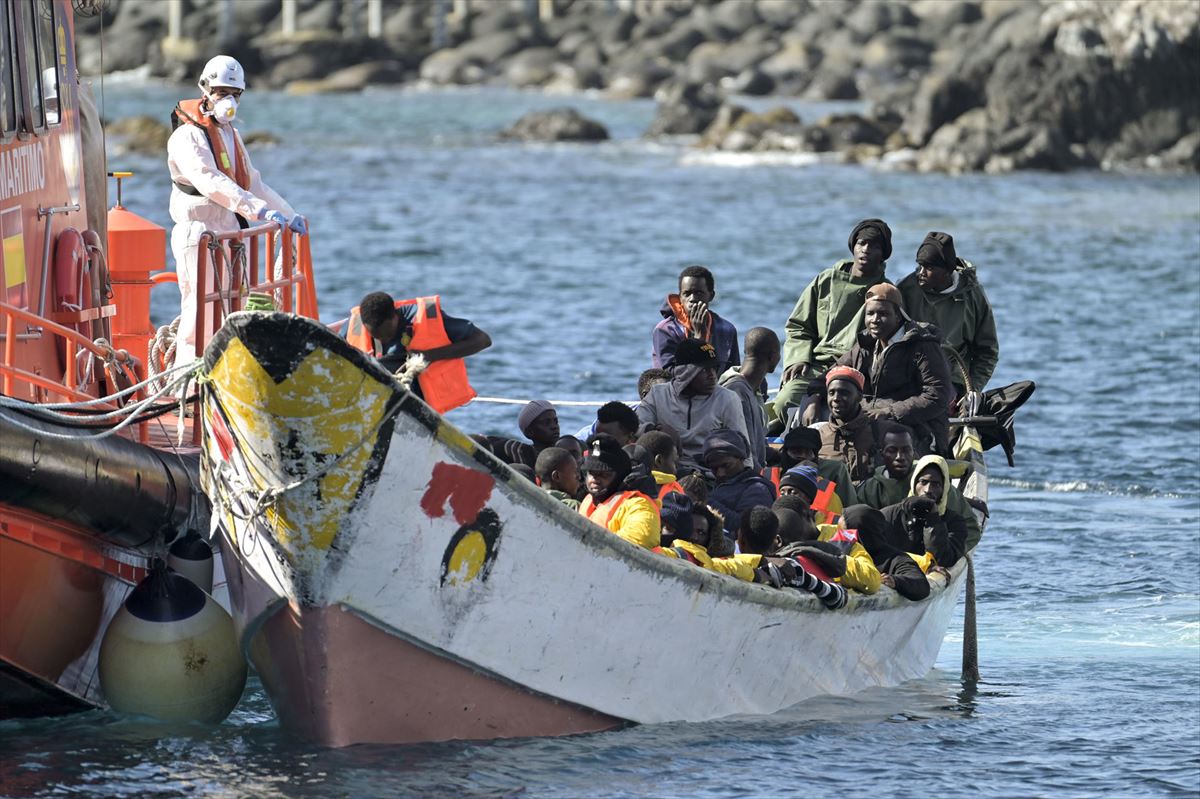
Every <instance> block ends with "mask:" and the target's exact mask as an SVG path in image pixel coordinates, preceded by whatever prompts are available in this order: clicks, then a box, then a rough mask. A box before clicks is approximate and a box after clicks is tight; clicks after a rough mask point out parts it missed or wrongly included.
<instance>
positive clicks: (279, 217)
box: [258, 211, 288, 227]
mask: <svg viewBox="0 0 1200 799" xmlns="http://www.w3.org/2000/svg"><path fill="white" fill-rule="evenodd" d="M258 218H259V219H265V220H267V221H268V222H274V223H275V224H277V225H279V226H280V227H284V226H286V225H287V223H288V220H287V217H286V216H284V215H283V214H281V213H279V212H278V211H263V212H262V214H260V215H259V217H258Z"/></svg>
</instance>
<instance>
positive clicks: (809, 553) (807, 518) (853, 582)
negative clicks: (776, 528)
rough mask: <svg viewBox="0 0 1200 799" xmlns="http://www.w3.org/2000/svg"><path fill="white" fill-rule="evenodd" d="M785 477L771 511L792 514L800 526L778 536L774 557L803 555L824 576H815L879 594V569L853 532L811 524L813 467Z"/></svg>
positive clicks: (864, 591) (849, 529) (826, 525)
mask: <svg viewBox="0 0 1200 799" xmlns="http://www.w3.org/2000/svg"><path fill="white" fill-rule="evenodd" d="M787 478H788V485H787V488H788V489H789V493H787V494H784V495H783V496H781V497H780V498H779V499H778V500H777V501H776V503H775V505H774V509H775V510H789V511H792V512H794V513H795V514H796V516H797V517H798V518H799V527H798V528H796V529H791V527H789V530H787V531H786V535H784V536H781V542H782V544H783V546H782V547H781V548H780V550H779V551H778V552H777V553H776V554H778V555H779V556H781V557H798V556H803V557H804V558H807V559H808V560H810V561H811V562H812V563H815V564H816V565H818V566H819V567H820V568H821V570H823V572H824V573H820V572H818V573H817V576H818V577H820V578H822V579H825V578H826V576H827V577H828V578H830V579H834V580H836V581H837V582H838V583H840V584H841V585H843V586H845V587H846V588H853V589H854V590H856V591H859V592H860V593H864V594H873V593H875V592H876V591H878V590H879V580H880V576H879V570H878V569H877V568H876V567H875V561H874V560H873V559H872V558H871V555H870V553H869V552H868V551H867V550H866V549H865V548H864V547H863V546H862V545H861V544H860V543H859V542H858V538H857V536H856V535H855V532H854V529H853V528H848V527H843V526H841V525H836V524H814V523H813V512H812V510H811V509H810V508H808V506H807V502H808V501H809V500H808V497H810V496H815V488H816V483H815V482H814V481H815V479H816V471H815V470H814V469H813V468H812V466H809V465H807V464H804V465H801V466H797V467H793V469H792V470H791V471H790V472H788V475H787ZM793 490H794V493H791V492H792V491H793ZM789 521H790V520H789ZM806 565H807V564H806ZM810 571H811V569H810Z"/></svg>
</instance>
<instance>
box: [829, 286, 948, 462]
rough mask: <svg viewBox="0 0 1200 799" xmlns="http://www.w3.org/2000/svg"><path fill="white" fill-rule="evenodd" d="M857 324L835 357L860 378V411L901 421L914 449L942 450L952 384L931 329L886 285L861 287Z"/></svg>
mask: <svg viewBox="0 0 1200 799" xmlns="http://www.w3.org/2000/svg"><path fill="white" fill-rule="evenodd" d="M863 327H864V329H863V330H862V331H861V332H860V333H859V334H858V341H857V342H856V343H855V344H854V346H853V347H852V348H851V349H850V351H849V352H847V353H846V354H845V355H843V356H842V357H841V358H839V359H838V364H839V365H841V366H852V367H854V368H855V369H857V370H858V371H859V372H862V374H863V376H864V377H865V378H866V384H865V388H864V390H863V412H864V413H866V414H867V415H868V416H870V417H871V418H872V419H886V420H888V421H892V422H900V423H901V424H904V425H907V426H908V427H909V428H910V429H911V430H912V431H913V437H914V439H915V441H914V444H915V445H916V449H917V452H918V453H921V454H925V453H929V452H937V453H943V452H947V451H948V450H949V444H950V429H949V421H950V400H951V399H952V397H953V387H952V386H951V383H950V365H949V364H948V363H947V362H946V356H945V354H943V352H942V345H941V336H940V335H939V333H938V330H937V328H936V327H934V326H933V325H929V324H925V323H923V322H914V321H913V320H912V319H909V318H908V315H907V314H905V312H904V303H903V301H902V300H901V298H900V292H899V290H897V288H896V287H895V286H893V285H891V284H890V283H881V284H879V285H876V286H873V287H871V288H870V289H868V290H867V301H866V305H865V306H864V314H863Z"/></svg>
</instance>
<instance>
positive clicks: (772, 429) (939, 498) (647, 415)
mask: <svg viewBox="0 0 1200 799" xmlns="http://www.w3.org/2000/svg"><path fill="white" fill-rule="evenodd" d="M891 240H892V234H891V230H890V229H889V228H888V226H887V224H885V223H884V222H883V221H882V220H879V219H866V220H863V221H862V222H860V223H858V224H857V225H856V226H855V227H854V229H853V230H852V232H851V233H850V237H849V241H848V247H849V249H850V252H851V255H852V256H853V257H852V258H850V259H845V260H840V261H838V262H837V263H835V264H834V265H833V266H831V267H829V268H828V269H826V270H824V271H822V272H821V273H819V274H818V275H817V276H816V277H815V278H813V280H812V281H811V282H810V283H809V284H808V286H807V287H806V288H805V289H804V291H803V293H802V294H801V295H800V298H799V300H798V301H797V302H796V305H795V308H794V310H793V311H792V314H791V316H790V317H789V318H788V320H787V324H786V331H787V336H786V341H784V342H783V343H782V344H781V342H780V341H779V338H778V336H777V335H776V334H775V332H774V331H773V330H771V329H769V328H766V327H754V328H751V329H750V330H749V331H748V332H747V333H746V335H745V338H744V342H739V336H738V332H737V330H736V329H735V328H734V326H733V325H732V324H731V323H730V322H729V321H728V320H727V319H724V318H722V317H721V316H720V315H719V314H717V313H716V312H715V311H713V310H712V309H711V308H710V305H711V303H712V302H713V300H714V298H715V297H716V294H717V290H716V279H715V278H714V276H713V274H712V272H711V271H710V270H709V269H707V268H705V267H703V266H689V267H687V268H685V269H684V270H683V271H682V272H681V273H680V275H679V282H678V290H677V293H672V294H670V295H668V297H667V299H666V301H665V302H664V303H663V305H662V308H661V309H660V310H661V315H662V321H660V322H658V324H657V325H655V327H654V329H653V331H652V333H651V340H652V346H653V368H650V369H647V370H646V371H645V372H643V373H642V374H641V376H640V378H639V380H638V385H637V391H638V396H639V401H638V403H637V404H636V406H635V407H631V406H630V405H628V404H625V403H623V402H619V401H613V402H609V403H607V404H605V405H603V406H602V407H600V408H599V410H598V411H597V413H596V418H595V421H594V422H593V423H592V424H591V425H589V426H588V427H586V428H584V429H583V430H581V431H579V432H578V433H577V434H576V435H573V436H570V435H569V436H561V435H560V430H559V423H558V415H557V411H556V409H555V408H554V406H553V405H552V404H551V403H550V402H548V401H545V400H534V401H532V402H530V403H528V404H527V405H526V406H525V407H523V408H522V409H521V411H520V414H519V416H518V419H517V426H518V428H519V430H520V431H521V434H522V436H523V437H524V438H525V439H526V440H524V441H522V440H517V439H510V438H500V437H492V436H477V437H476V438H477V440H478V441H479V442H480V443H481V444H482V445H484V446H486V447H487V448H488V449H489V450H490V451H491V452H493V453H494V454H495V455H496V456H497V457H499V458H500V459H502V460H503V461H505V462H506V463H508V464H510V465H511V466H512V468H513V469H515V470H517V471H519V472H521V473H522V474H524V475H525V476H526V477H528V478H529V479H530V480H533V481H534V482H536V483H537V484H538V485H539V486H541V488H542V489H544V490H545V491H546V492H548V493H549V494H550V495H551V496H553V497H554V498H556V499H558V500H559V501H561V502H562V503H564V504H566V505H567V506H569V507H570V508H572V509H573V510H576V511H577V512H578V513H580V514H582V515H583V516H585V517H587V518H589V519H591V520H592V521H593V522H595V523H597V524H598V525H600V526H601V527H604V528H605V529H607V530H609V531H610V532H612V533H613V534H615V535H617V536H620V537H621V538H623V539H625V540H626V541H629V542H630V543H633V544H635V545H637V546H640V547H644V548H646V549H649V550H652V551H654V552H657V553H659V554H661V555H663V556H665V557H670V558H677V559H680V560H684V561H687V562H689V563H691V564H694V565H695V566H696V567H698V568H702V569H707V570H711V571H714V572H718V573H721V574H726V575H730V576H732V577H735V578H738V579H741V580H747V581H754V582H767V583H771V584H773V585H775V586H776V587H782V586H790V587H795V588H799V589H801V590H806V591H811V592H812V593H814V594H816V595H817V596H818V597H819V598H820V600H821V601H822V602H823V603H824V604H825V605H826V606H827V607H830V608H837V607H841V606H842V605H844V604H845V602H846V598H847V594H846V592H847V591H856V592H860V593H863V594H873V593H875V592H877V591H878V590H879V588H880V586H881V585H887V586H890V587H892V588H894V589H895V590H896V591H897V592H898V593H899V594H901V595H902V596H904V597H907V598H908V599H911V600H920V599H923V598H925V597H926V596H928V594H929V591H930V583H929V579H928V576H929V575H931V574H934V573H937V572H942V573H944V572H945V570H946V569H948V568H950V567H952V566H953V565H954V564H955V563H957V562H958V560H959V559H960V558H962V557H963V556H964V554H965V553H966V552H968V551H970V550H971V549H973V548H974V546H975V545H976V543H977V542H978V541H979V538H980V534H981V528H980V524H979V520H978V518H977V515H976V510H978V511H979V513H980V515H984V516H986V513H987V509H986V506H984V505H983V503H982V502H979V501H977V500H974V499H968V498H966V497H964V496H963V495H962V494H961V493H960V492H959V490H958V489H957V488H956V487H955V485H954V484H953V475H952V463H951V462H950V461H948V460H947V458H948V457H949V456H950V440H951V437H950V425H949V420H950V418H951V417H952V416H953V415H955V414H956V413H957V412H958V408H959V406H960V404H961V403H962V401H963V398H964V397H965V396H966V394H967V389H968V387H970V389H971V390H973V391H976V392H979V391H982V390H983V388H984V386H985V385H986V384H987V382H988V380H989V378H990V377H991V375H992V372H993V370H994V369H995V366H996V363H997V360H998V357H999V345H998V342H997V338H996V328H995V321H994V318H993V315H992V310H991V306H990V304H989V303H988V300H987V296H986V295H985V293H984V291H983V288H982V286H981V285H980V283H979V281H978V279H977V277H976V273H975V268H974V266H973V265H972V264H971V263H970V262H969V261H966V260H963V259H961V258H959V257H958V256H957V254H956V252H955V248H954V240H953V238H952V237H951V236H950V235H948V234H946V233H938V232H934V233H930V234H928V235H927V236H926V237H925V239H924V241H923V242H922V243H921V245H920V247H919V248H918V250H917V252H916V258H915V260H916V268H915V269H914V271H913V272H912V273H911V274H908V275H906V276H905V277H904V278H903V279H902V280H900V281H899V282H898V283H897V284H893V283H892V282H891V281H889V280H888V278H887V276H886V274H885V271H886V262H887V260H888V258H889V257H890V256H891V253H892V244H891ZM384 296H385V297H386V295H384ZM387 299H388V300H389V301H390V298H387ZM382 307H385V308H388V309H390V304H388V303H383V306H382ZM366 319H367V308H366V305H365V302H364V320H366ZM451 321H452V318H450V317H447V323H448V325H449V323H450V322H451ZM453 321H454V322H455V323H459V322H460V320H453ZM465 324H466V325H469V324H470V323H469V322H467V323H465ZM472 335H475V336H479V335H484V334H481V333H479V332H478V331H476V332H474V333H472V332H471V331H464V332H462V333H461V337H462V338H463V340H468V339H469V337H470V336H472ZM484 337H486V336H484ZM451 340H452V341H455V340H457V337H456V336H453V335H452V336H451ZM739 343H743V344H744V351H743V348H739ZM452 346H453V345H452ZM463 354H467V353H463ZM781 362H782V364H783V371H782V375H781V386H780V391H779V393H778V395H777V396H776V397H775V399H774V400H773V401H768V395H767V390H766V389H767V376H768V375H770V374H773V373H774V372H775V371H776V370H777V369H778V368H779V366H780V363H781ZM952 365H953V366H952Z"/></svg>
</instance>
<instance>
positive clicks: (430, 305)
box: [346, 294, 475, 413]
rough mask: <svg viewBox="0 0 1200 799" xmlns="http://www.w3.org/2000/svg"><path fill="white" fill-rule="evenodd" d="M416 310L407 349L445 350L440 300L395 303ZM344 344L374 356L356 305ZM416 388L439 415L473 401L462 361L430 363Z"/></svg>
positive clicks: (372, 341) (367, 333)
mask: <svg viewBox="0 0 1200 799" xmlns="http://www.w3.org/2000/svg"><path fill="white" fill-rule="evenodd" d="M407 305H415V306H416V315H415V316H414V317H413V322H412V338H411V339H409V342H408V344H407V348H409V349H411V350H412V351H414V352H424V351H426V350H432V349H437V348H438V347H445V346H446V345H447V344H449V343H450V337H449V336H447V335H446V325H445V323H444V322H443V321H442V300H441V298H440V297H439V296H438V295H436V294H435V295H434V296H432V297H417V298H416V299H415V300H396V307H397V308H403V307H405V306H407ZM346 341H348V342H350V344H351V345H352V346H354V347H356V348H357V349H360V350H362V351H363V352H365V353H367V354H369V355H375V354H376V353H375V340H374V339H373V338H372V336H371V334H370V332H368V331H367V328H366V326H365V325H364V324H363V323H362V313H361V312H360V311H359V308H358V306H357V305H355V306H354V307H353V308H351V309H350V320H349V321H348V322H347V323H346ZM417 384H418V385H419V386H420V387H421V394H422V395H424V397H425V402H426V404H428V405H429V407H431V408H433V409H434V410H435V411H437V412H438V413H445V412H446V411H449V410H453V409H454V408H457V407H459V406H461V405H466V404H467V403H468V402H470V401H471V400H472V399H474V398H475V389H473V388H471V384H470V383H469V382H468V381H467V365H466V363H465V362H464V361H463V359H462V358H453V359H450V360H444V361H430V362H429V365H428V366H427V367H426V368H425V371H423V372H421V374H419V375H417Z"/></svg>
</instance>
